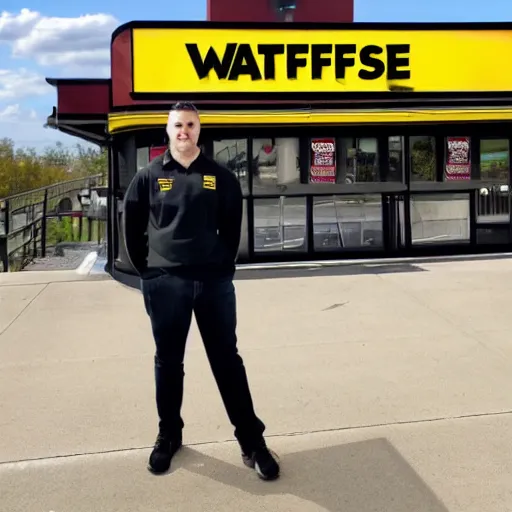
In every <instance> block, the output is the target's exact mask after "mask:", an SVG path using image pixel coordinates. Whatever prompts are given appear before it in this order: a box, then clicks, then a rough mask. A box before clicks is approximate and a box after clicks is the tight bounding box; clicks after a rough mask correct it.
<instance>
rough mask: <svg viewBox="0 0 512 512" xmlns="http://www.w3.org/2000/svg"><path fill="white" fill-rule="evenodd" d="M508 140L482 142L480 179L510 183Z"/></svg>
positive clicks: (483, 140)
mask: <svg viewBox="0 0 512 512" xmlns="http://www.w3.org/2000/svg"><path fill="white" fill-rule="evenodd" d="M509 162H510V154H509V146H508V139H482V140H480V179H481V180H483V181H495V182H497V183H508V175H509Z"/></svg>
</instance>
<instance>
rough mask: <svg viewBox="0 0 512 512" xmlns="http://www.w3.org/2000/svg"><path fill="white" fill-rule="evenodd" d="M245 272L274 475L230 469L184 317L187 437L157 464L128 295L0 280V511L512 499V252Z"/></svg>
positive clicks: (147, 348)
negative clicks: (276, 460)
mask: <svg viewBox="0 0 512 512" xmlns="http://www.w3.org/2000/svg"><path fill="white" fill-rule="evenodd" d="M251 272H252V274H251ZM255 272H257V271H246V272H244V273H243V274H241V275H240V277H241V278H243V279H240V280H239V281H238V282H237V290H238V297H239V335H240V349H241V353H242V355H243V356H244V359H245V361H246V366H247V367H248V373H249V376H250V381H251V384H252V389H253V393H254V399H255V402H256V405H257V410H258V412H259V414H260V415H261V416H262V418H263V419H264V421H265V422H266V423H267V426H268V430H267V434H268V436H269V444H270V445H271V447H272V448H273V449H275V450H276V451H277V452H278V453H279V455H280V457H281V462H282V467H283V475H282V478H281V480H279V481H278V482H273V483H265V482H260V481H258V479H257V477H256V475H255V474H254V473H253V472H252V471H250V470H248V469H247V468H245V467H244V466H243V465H242V463H241V460H240V457H239V454H238V450H237V446H236V444H235V443H234V442H233V435H232V427H231V426H230V425H229V422H228V420H227V417H226V415H225V412H224V409H223V407H222V402H221V400H220V397H219V395H218V392H217V390H216V388H215V384H214V381H213V378H212V376H211V373H210V371H209V369H208V365H207V361H206V358H205V356H204V350H203V348H202V346H201V342H200V339H199V336H198V332H197V328H196V327H195V325H194V328H193V330H192V332H191V335H190V344H189V346H188V352H187V360H186V369H185V371H186V385H185V401H184V411H183V413H184V419H185V422H186V430H185V443H186V444H187V447H186V448H185V449H184V450H183V451H182V452H181V453H180V454H179V455H178V456H177V458H176V459H175V464H174V466H173V471H172V472H171V473H170V474H168V475H165V476H162V477H154V476H152V475H150V474H149V473H148V472H147V471H146V469H145V465H146V460H147V457H148V455H149V451H150V448H149V447H150V446H151V444H152V443H153V441H154V436H155V433H156V431H155V426H156V414H155V410H154V402H153V381H152V356H153V347H152V341H151V336H150V332H149V323H148V320H147V318H146V316H145V313H144V311H143V307H142V299H141V296H140V293H139V292H138V291H136V290H133V289H130V288H126V287H124V286H123V285H121V284H119V283H117V282H114V281H112V280H109V279H105V277H104V276H102V275H101V274H96V275H94V276H79V275H77V274H76V273H74V272H60V271H55V272H37V271H34V272H22V273H18V274H0V496H1V500H0V503H1V506H0V509H1V510H2V512H3V511H5V512H49V511H54V512H91V511H94V512H100V511H102V512H103V511H105V512H111V511H112V512H113V511H121V510H122V511H123V512H125V511H126V512H139V511H140V512H143V511H144V512H147V511H158V512H160V511H162V512H164V511H165V512H169V511H178V512H181V511H183V512H189V511H190V512H192V511H194V512H195V511H197V512H204V511H208V512H210V511H212V512H213V511H226V512H230V511H236V510H238V509H240V510H243V511H244V512H251V511H260V510H268V511H272V512H281V511H293V512H295V511H301V512H302V511H304V512H321V511H324V512H325V511H329V512H338V511H340V512H370V511H375V512H412V511H414V512H447V511H448V512H510V510H512V443H511V439H512V393H511V390H512V372H511V371H510V368H511V360H512V342H511V337H510V330H511V327H512V316H511V314H510V308H511V306H510V304H512V289H511V286H510V283H511V282H512V259H493V260H483V261H472V262H461V261H459V262H449V261H447V262H441V263H436V264H433V263H432V264H429V263H424V264H417V265H414V264H413V265H411V264H397V265H395V266H391V267H390V266H388V265H385V266H375V265H366V266H351V267H342V268H340V269H316V270H309V271H299V270H295V271H280V272H278V271H272V272H267V273H265V274H263V273H261V272H259V271H258V272H259V273H258V274H256V273H255ZM283 275H284V276H287V277H280V276H283ZM251 276H252V277H253V278H252V279H251V278H250V277H251ZM255 277H258V279H255ZM264 277H267V278H264Z"/></svg>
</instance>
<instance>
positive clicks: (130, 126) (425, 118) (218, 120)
mask: <svg viewBox="0 0 512 512" xmlns="http://www.w3.org/2000/svg"><path fill="white" fill-rule="evenodd" d="M167 116H168V114H167V112H128V113H113V114H109V117H108V129H109V132H110V133H118V132H122V131H132V130H137V129H141V128H151V127H159V126H165V125H166V123H167ZM511 120H512V109H509V108H507V109H500V108H496V109H490V108H486V109H479V108H474V109H443V110H441V109H436V110H434V109H422V110H392V109H390V110H344V111H340V110H337V111H320V110H318V111H289V112H276V111H260V112H257V111H253V112H251V111H223V112H203V113H201V124H203V125H206V126H212V125H220V126H224V125H238V126H239V125H257V126H262V125H276V124H284V125H290V124H295V125H310V124H338V125H343V124H379V123H443V122H453V121H458V122H471V121H511Z"/></svg>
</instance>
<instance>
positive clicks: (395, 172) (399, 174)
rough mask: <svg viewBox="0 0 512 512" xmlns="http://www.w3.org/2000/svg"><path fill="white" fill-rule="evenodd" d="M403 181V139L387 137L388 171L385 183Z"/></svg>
mask: <svg viewBox="0 0 512 512" xmlns="http://www.w3.org/2000/svg"><path fill="white" fill-rule="evenodd" d="M403 180H404V137H401V136H394V137H388V169H387V176H386V181H398V182H401V181H403Z"/></svg>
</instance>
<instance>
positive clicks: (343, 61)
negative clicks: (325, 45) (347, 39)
mask: <svg viewBox="0 0 512 512" xmlns="http://www.w3.org/2000/svg"><path fill="white" fill-rule="evenodd" d="M347 53H356V45H355V44H337V45H336V46H335V47H334V61H335V69H336V79H340V78H345V71H346V69H347V68H348V67H352V66H353V65H354V64H355V60H354V59H353V58H352V57H348V58H347V57H345V55H346V54H347Z"/></svg>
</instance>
